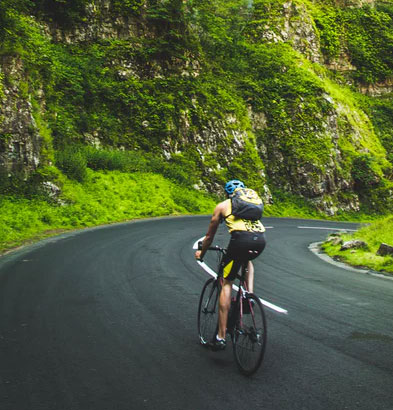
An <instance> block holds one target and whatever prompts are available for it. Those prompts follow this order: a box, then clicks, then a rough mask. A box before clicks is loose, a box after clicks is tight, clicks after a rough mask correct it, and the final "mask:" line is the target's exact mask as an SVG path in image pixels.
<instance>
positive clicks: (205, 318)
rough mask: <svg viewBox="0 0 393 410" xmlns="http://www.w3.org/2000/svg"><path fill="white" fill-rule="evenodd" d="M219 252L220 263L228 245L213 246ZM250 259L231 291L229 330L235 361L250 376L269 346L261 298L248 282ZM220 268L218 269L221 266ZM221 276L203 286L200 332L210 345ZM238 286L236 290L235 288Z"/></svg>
mask: <svg viewBox="0 0 393 410" xmlns="http://www.w3.org/2000/svg"><path fill="white" fill-rule="evenodd" d="M209 250H212V251H216V252H218V255H219V258H218V259H219V264H218V266H220V263H221V259H222V257H223V255H224V254H225V252H226V249H225V248H221V247H219V246H212V247H210V248H209ZM247 265H248V260H246V261H244V263H242V267H241V270H240V274H238V275H237V278H236V280H237V281H238V286H236V287H235V289H234V290H233V291H232V293H233V294H232V296H231V307H230V310H229V313H228V323H227V334H229V335H230V338H231V340H232V346H233V354H234V356H235V361H236V363H237V366H238V368H239V370H240V371H241V373H243V374H245V375H247V376H250V375H252V374H253V373H255V372H256V371H257V370H258V368H259V366H260V365H261V363H262V360H263V356H264V354H265V348H266V336H267V330H266V318H265V313H264V309H263V306H262V303H261V301H260V299H259V298H258V297H257V296H256V295H255V294H253V293H250V292H248V290H247V284H246V272H247ZM218 271H219V269H218ZM221 283H222V276H217V278H210V279H208V280H207V281H206V283H205V284H204V286H203V289H202V293H201V296H200V299H199V306H198V333H199V341H200V343H201V345H203V346H205V347H211V346H212V343H213V340H214V338H215V337H216V335H217V331H218V309H219V298H220V291H221ZM236 289H237V290H236Z"/></svg>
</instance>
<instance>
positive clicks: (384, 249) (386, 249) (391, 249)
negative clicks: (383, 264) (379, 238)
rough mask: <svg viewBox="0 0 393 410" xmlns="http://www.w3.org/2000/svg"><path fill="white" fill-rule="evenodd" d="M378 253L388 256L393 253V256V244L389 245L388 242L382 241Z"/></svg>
mask: <svg viewBox="0 0 393 410" xmlns="http://www.w3.org/2000/svg"><path fill="white" fill-rule="evenodd" d="M377 255H379V256H386V255H391V256H393V246H390V245H388V244H387V243H381V245H380V247H379V249H378V251H377Z"/></svg>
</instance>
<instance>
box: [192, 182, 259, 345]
mask: <svg viewBox="0 0 393 410" xmlns="http://www.w3.org/2000/svg"><path fill="white" fill-rule="evenodd" d="M237 188H245V185H244V183H243V182H241V181H239V180H237V179H234V180H231V181H229V182H227V183H226V184H225V188H224V189H225V192H226V195H227V199H226V200H225V201H223V202H220V203H219V204H218V205H217V206H216V207H215V209H214V212H213V215H212V218H211V220H210V224H209V228H208V231H207V233H206V236H205V238H204V240H203V242H202V248H201V250H198V251H196V252H195V258H196V259H198V260H201V259H202V258H203V256H204V255H205V253H206V251H207V250H208V249H209V246H210V245H211V244H212V242H213V239H214V236H215V234H216V232H217V228H218V226H219V224H220V223H221V222H222V221H225V223H226V225H227V228H228V230H229V233H230V234H231V239H230V241H229V245H228V248H227V253H226V254H225V255H224V257H223V259H222V262H221V266H220V272H219V274H220V275H222V276H223V283H222V289H221V293H220V300H219V313H218V333H217V335H216V339H215V340H214V341H213V344H212V349H213V350H223V349H225V347H226V340H225V336H226V328H227V319H228V312H229V307H230V304H231V290H232V282H233V280H234V279H235V278H236V274H237V272H238V271H239V269H240V267H241V265H242V262H244V261H246V260H248V266H247V273H246V282H247V287H248V291H249V292H253V288H254V266H253V264H252V262H251V260H252V259H255V258H256V257H257V256H259V255H260V254H261V253H262V251H263V250H264V248H265V245H266V241H265V234H264V232H265V228H264V226H263V225H262V223H261V221H260V220H257V221H249V220H245V219H241V218H238V217H235V216H234V215H232V214H231V212H232V203H231V197H232V196H233V193H234V191H235V189H237Z"/></svg>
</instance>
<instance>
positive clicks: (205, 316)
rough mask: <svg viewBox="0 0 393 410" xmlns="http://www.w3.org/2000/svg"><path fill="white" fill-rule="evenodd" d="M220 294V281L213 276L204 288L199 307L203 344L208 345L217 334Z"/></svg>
mask: <svg viewBox="0 0 393 410" xmlns="http://www.w3.org/2000/svg"><path fill="white" fill-rule="evenodd" d="M219 294H220V285H219V281H218V280H216V279H213V278H211V279H208V280H207V282H206V283H205V286H204V287H203V289H202V293H201V297H200V299H199V307H198V332H199V341H200V343H201V344H202V345H206V346H208V345H209V344H210V343H211V342H212V341H213V339H214V337H215V336H216V332H217V325H218V306H219V303H218V298H219Z"/></svg>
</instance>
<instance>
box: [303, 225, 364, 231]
mask: <svg viewBox="0 0 393 410" xmlns="http://www.w3.org/2000/svg"><path fill="white" fill-rule="evenodd" d="M298 228H299V229H326V230H328V231H344V232H345V231H352V232H356V229H344V228H333V227H332V228H327V227H323V226H298Z"/></svg>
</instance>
